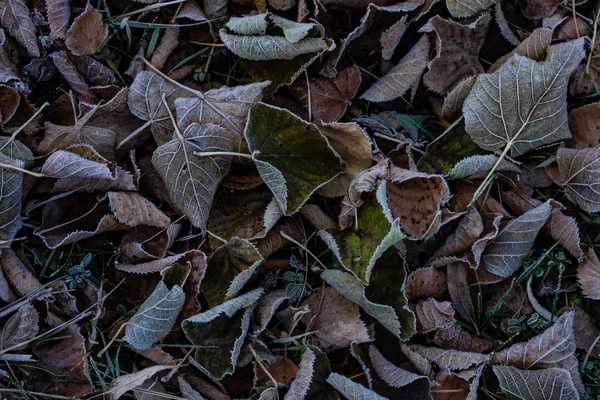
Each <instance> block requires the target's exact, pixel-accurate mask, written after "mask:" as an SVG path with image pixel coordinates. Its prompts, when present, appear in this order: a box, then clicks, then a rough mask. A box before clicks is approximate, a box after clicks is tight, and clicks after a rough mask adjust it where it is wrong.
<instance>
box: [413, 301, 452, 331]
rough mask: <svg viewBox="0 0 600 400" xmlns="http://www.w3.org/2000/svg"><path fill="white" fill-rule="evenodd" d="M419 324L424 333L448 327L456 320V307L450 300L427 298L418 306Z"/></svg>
mask: <svg viewBox="0 0 600 400" xmlns="http://www.w3.org/2000/svg"><path fill="white" fill-rule="evenodd" d="M415 313H416V314H417V326H418V327H419V328H420V329H419V330H420V331H421V332H422V333H428V332H431V331H435V330H438V329H444V328H447V327H448V326H449V325H451V324H453V323H454V322H456V319H455V318H454V308H453V307H452V303H450V302H449V301H437V300H436V299H433V298H431V299H427V300H425V301H420V302H419V303H418V304H417V306H416V312H415Z"/></svg>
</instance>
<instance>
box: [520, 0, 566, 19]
mask: <svg viewBox="0 0 600 400" xmlns="http://www.w3.org/2000/svg"><path fill="white" fill-rule="evenodd" d="M518 3H519V7H520V9H521V12H522V13H523V15H524V16H525V17H526V18H529V19H532V20H534V21H537V20H540V19H544V18H546V17H549V16H551V15H552V14H554V12H555V11H556V9H557V8H558V6H559V5H560V4H561V3H562V4H564V1H563V0H519V1H518Z"/></svg>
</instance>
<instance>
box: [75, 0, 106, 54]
mask: <svg viewBox="0 0 600 400" xmlns="http://www.w3.org/2000/svg"><path fill="white" fill-rule="evenodd" d="M107 36H108V25H106V24H104V23H103V22H102V14H101V13H100V11H98V10H96V9H95V8H94V7H92V6H91V5H90V4H88V5H87V6H86V7H85V10H84V11H83V13H81V15H79V16H78V17H77V18H75V21H73V25H71V27H70V28H69V30H68V31H67V33H66V35H65V43H66V45H67V48H68V49H69V50H71V52H72V53H73V54H75V55H76V56H84V55H91V54H94V53H95V52H96V50H97V49H98V47H100V45H101V44H102V42H104V39H106V37H107Z"/></svg>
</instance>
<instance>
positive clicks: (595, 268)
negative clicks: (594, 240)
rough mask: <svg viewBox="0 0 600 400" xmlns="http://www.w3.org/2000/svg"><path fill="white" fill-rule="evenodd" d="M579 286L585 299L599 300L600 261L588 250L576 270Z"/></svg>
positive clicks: (593, 252)
mask: <svg viewBox="0 0 600 400" xmlns="http://www.w3.org/2000/svg"><path fill="white" fill-rule="evenodd" d="M577 275H578V280H579V285H580V286H581V289H582V290H583V293H584V294H585V296H586V297H589V298H590V299H595V300H600V261H599V260H598V256H597V255H596V252H595V251H594V249H592V248H590V249H589V250H588V252H587V253H586V255H585V256H584V258H583V260H582V261H581V262H580V263H579V267H578V269H577Z"/></svg>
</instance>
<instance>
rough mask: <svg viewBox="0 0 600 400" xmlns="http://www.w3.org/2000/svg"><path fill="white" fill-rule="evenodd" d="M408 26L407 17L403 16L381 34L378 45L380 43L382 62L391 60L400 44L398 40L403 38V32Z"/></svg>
mask: <svg viewBox="0 0 600 400" xmlns="http://www.w3.org/2000/svg"><path fill="white" fill-rule="evenodd" d="M408 25H409V22H408V15H404V16H402V18H400V19H399V20H398V21H396V22H395V23H394V24H393V25H392V26H390V27H389V28H387V29H386V30H385V31H383V32H381V38H380V39H379V43H381V57H382V58H383V59H384V60H387V61H389V60H391V59H392V57H393V56H394V51H395V50H396V47H398V45H399V44H400V40H401V39H402V37H403V36H404V32H406V28H408Z"/></svg>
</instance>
